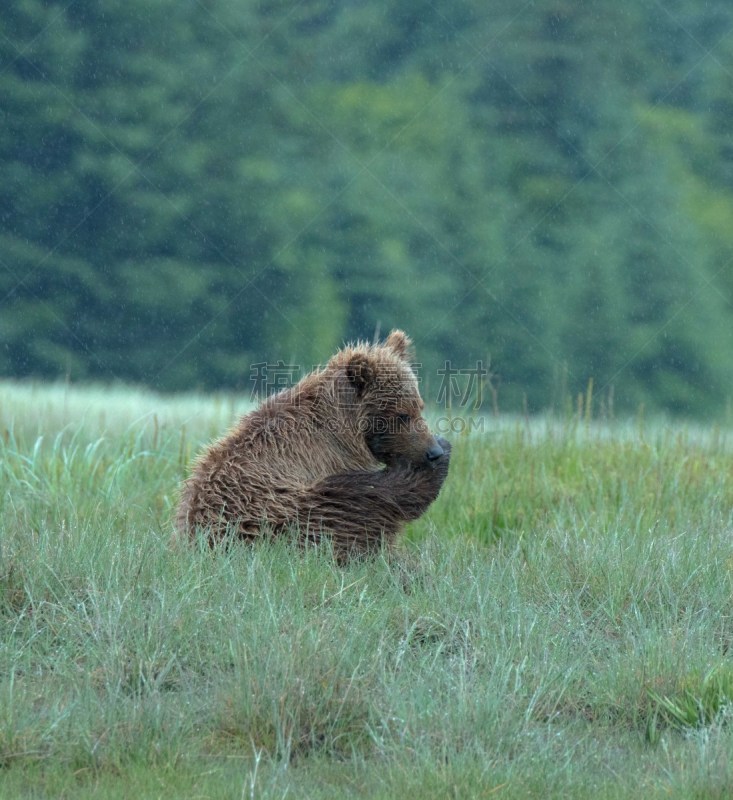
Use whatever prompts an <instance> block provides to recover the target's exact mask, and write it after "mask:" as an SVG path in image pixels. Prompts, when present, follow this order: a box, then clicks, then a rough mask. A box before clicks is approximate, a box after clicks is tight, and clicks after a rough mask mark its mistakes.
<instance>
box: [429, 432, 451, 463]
mask: <svg viewBox="0 0 733 800" xmlns="http://www.w3.org/2000/svg"><path fill="white" fill-rule="evenodd" d="M450 451H451V446H450V442H449V441H448V440H447V439H444V438H443V437H442V436H436V437H435V439H434V440H433V444H432V445H431V447H430V448H429V449H428V451H427V452H426V453H425V458H426V459H427V461H428V463H429V464H431V465H432V466H434V465H436V464H438V463H442V462H441V461H440V459H443V460H444V461H447V460H448V458H449V457H450Z"/></svg>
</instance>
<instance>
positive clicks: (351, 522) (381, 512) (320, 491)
mask: <svg viewBox="0 0 733 800" xmlns="http://www.w3.org/2000/svg"><path fill="white" fill-rule="evenodd" d="M441 446H442V447H443V450H444V453H443V455H442V456H440V457H439V458H437V459H435V460H433V461H427V460H426V461H424V462H421V463H420V464H415V463H411V462H406V461H397V462H395V463H394V464H393V465H392V466H390V467H388V468H387V469H384V470H381V471H378V472H371V471H364V472H346V473H343V474H340V475H331V476H329V477H328V478H324V479H323V480H321V481H319V482H318V483H316V484H315V485H314V486H312V487H311V488H310V489H309V490H308V491H307V492H306V493H305V496H304V497H303V502H302V504H301V506H300V508H301V513H300V515H299V523H300V524H301V525H302V524H306V525H307V526H308V528H309V529H310V530H311V531H314V532H315V531H319V530H324V531H328V533H329V534H330V535H331V537H332V539H333V543H334V548H335V549H336V550H337V551H338V552H339V553H340V554H343V553H344V552H346V553H348V554H351V553H354V552H367V551H369V550H374V549H377V548H378V547H379V545H380V544H381V543H382V542H383V541H385V540H386V541H387V542H391V540H392V539H393V538H394V536H395V535H396V534H397V532H398V531H399V529H400V528H401V527H402V526H403V525H404V524H405V523H406V522H410V521H411V520H414V519H417V518H418V517H419V516H421V515H422V514H423V513H424V512H425V511H426V510H427V508H428V506H429V505H430V504H431V503H432V502H433V500H435V498H436V497H437V496H438V492H439V491H440V487H441V486H442V485H443V482H444V481H445V478H446V476H447V474H448V466H449V463H450V449H451V448H450V445H449V444H448V442H446V441H445V440H441Z"/></svg>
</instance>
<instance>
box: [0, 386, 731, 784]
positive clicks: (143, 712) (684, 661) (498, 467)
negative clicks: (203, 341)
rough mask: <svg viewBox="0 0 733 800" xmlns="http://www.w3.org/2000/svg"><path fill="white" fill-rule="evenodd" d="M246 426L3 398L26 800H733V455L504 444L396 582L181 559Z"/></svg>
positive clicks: (243, 552) (712, 450) (493, 443)
mask: <svg viewBox="0 0 733 800" xmlns="http://www.w3.org/2000/svg"><path fill="white" fill-rule="evenodd" d="M241 408H242V406H241V405H237V404H236V403H234V402H233V401H232V400H230V399H227V398H220V399H215V398H206V397H193V396H192V397H187V398H174V399H171V398H161V397H158V396H155V395H153V394H145V393H143V392H137V391H133V390H122V389H114V390H113V389H101V388H97V389H91V388H90V389H75V388H73V387H72V388H69V387H63V386H56V387H44V386H37V387H33V386H30V385H21V384H12V383H4V384H0V415H1V416H0V503H2V515H1V517H0V519H1V522H0V525H1V526H2V527H1V530H0V797H2V798H11V799H14V798H100V797H104V798H217V799H218V798H282V797H286V796H287V797H291V798H349V797H353V798H385V799H386V798H401V800H407V798H419V800H433V799H434V800H444V798H451V797H452V798H499V799H501V798H593V800H606V799H607V798H639V797H643V798H680V799H682V798H684V800H689V798H699V799H700V800H702V798H721V799H722V798H730V797H731V796H733V726H731V724H730V721H731V718H733V651H731V647H732V646H733V592H732V590H733V435H732V434H731V433H730V432H726V431H725V430H722V431H721V430H714V429H706V428H691V427H682V426H675V425H671V424H662V423H656V424H654V423H651V422H649V423H645V424H644V425H642V424H641V423H640V422H638V421H637V422H634V423H629V424H624V423H620V422H616V423H610V424H600V423H592V422H585V421H581V422H572V421H568V422H567V423H562V424H561V423H557V422H548V421H542V420H536V421H524V420H498V421H497V420H487V421H486V422H485V428H484V430H483V432H475V433H473V434H471V435H466V434H464V435H458V434H455V435H453V436H451V435H450V434H448V436H449V438H451V439H452V441H453V445H454V449H453V460H452V464H451V473H450V475H449V478H448V481H447V483H446V485H445V487H444V490H443V493H442V494H441V496H440V498H439V500H438V501H437V502H436V503H435V505H434V506H433V507H432V508H431V510H430V512H429V513H428V514H427V515H426V516H425V517H423V518H422V519H421V520H419V521H418V522H417V523H414V524H413V525H411V527H410V528H409V529H408V536H407V538H406V540H405V542H404V545H403V547H402V548H401V550H400V553H399V554H398V556H397V557H396V558H393V559H389V560H387V559H384V558H377V559H374V560H372V561H369V562H366V563H357V564H354V565H352V566H350V567H348V568H346V569H339V568H337V567H335V566H334V565H333V563H332V561H331V560H330V559H329V558H328V553H327V552H324V551H317V550H311V551H308V552H306V553H305V554H303V553H301V552H299V551H297V550H295V549H294V548H293V547H292V546H289V545H288V544H287V543H276V544H272V545H267V546H265V545H263V546H261V547H257V548H248V547H244V546H237V547H234V548H231V549H230V550H229V551H224V550H221V551H213V552H212V551H209V550H207V549H206V548H204V547H195V546H192V547H182V548H180V547H179V548H172V547H171V546H170V544H169V536H170V532H171V525H170V516H171V512H172V509H173V506H174V504H175V497H176V490H177V486H178V484H179V481H180V480H181V477H182V476H183V475H184V473H185V469H186V465H187V463H188V462H189V461H190V459H191V457H192V456H193V455H194V453H195V452H196V450H197V449H198V448H199V447H200V446H201V445H202V444H203V443H205V442H206V441H208V440H209V439H210V438H211V437H213V436H214V435H216V434H217V433H219V432H221V431H222V430H223V429H225V428H226V427H227V426H228V425H229V424H230V422H231V421H232V419H233V417H234V415H235V414H236V413H237V411H238V410H241Z"/></svg>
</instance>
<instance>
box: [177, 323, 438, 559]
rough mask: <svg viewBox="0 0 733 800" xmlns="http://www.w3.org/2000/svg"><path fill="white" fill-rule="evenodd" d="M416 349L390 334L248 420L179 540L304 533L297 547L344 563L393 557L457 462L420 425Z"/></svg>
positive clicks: (184, 518)
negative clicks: (401, 536) (318, 549)
mask: <svg viewBox="0 0 733 800" xmlns="http://www.w3.org/2000/svg"><path fill="white" fill-rule="evenodd" d="M411 344H412V342H411V341H410V339H409V338H408V337H407V336H406V335H405V334H404V333H403V332H402V331H399V330H394V331H392V332H391V333H390V335H389V336H388V337H387V340H386V341H385V342H384V343H382V344H366V343H356V344H354V345H352V346H348V347H345V348H344V349H342V350H340V351H339V352H337V353H336V355H334V356H333V358H331V360H330V361H329V362H328V363H327V364H326V366H325V367H323V368H322V369H318V370H316V371H314V372H312V373H311V374H309V375H307V376H306V377H305V378H303V379H302V380H301V381H300V382H299V383H298V384H296V385H295V386H293V387H292V388H290V389H285V390H283V391H281V392H279V393H278V394H275V395H272V396H271V397H269V398H268V399H267V400H265V402H264V403H263V404H262V405H261V406H260V407H259V408H258V409H257V410H255V411H252V412H251V413H249V414H246V415H245V416H244V417H242V418H241V419H240V420H239V422H238V423H237V425H236V426H235V427H234V428H233V430H232V431H231V432H230V433H228V434H227V435H226V436H224V437H223V438H222V439H220V440H219V441H217V442H215V443H214V444H213V445H211V447H210V448H209V449H208V450H207V451H205V452H204V453H203V454H202V455H201V456H200V457H199V459H198V461H197V462H196V464H195V465H194V468H193V473H192V475H191V477H190V478H189V479H188V480H187V481H186V483H185V484H184V487H183V492H182V496H181V501H180V504H179V508H178V513H177V520H176V522H177V528H178V530H179V532H181V533H184V534H186V535H194V534H195V532H196V530H197V529H204V530H205V531H206V533H207V535H208V537H209V541H210V542H211V543H213V542H215V541H217V540H219V539H222V538H224V537H225V535H226V534H227V532H230V533H233V534H234V535H236V536H237V537H239V538H243V539H254V538H259V537H261V536H262V535H263V534H266V533H275V534H277V533H279V532H282V531H284V530H288V529H296V528H297V529H298V531H299V533H298V538H299V540H301V541H318V540H320V538H321V536H322V535H325V536H328V537H329V538H330V539H331V540H332V542H333V549H334V553H335V554H336V556H337V557H338V558H339V559H340V560H343V559H344V558H346V557H348V556H352V555H359V554H364V553H368V552H373V551H375V550H376V549H378V548H379V547H380V546H381V545H382V544H383V543H384V544H385V545H387V546H390V545H391V544H392V543H393V542H394V539H395V537H396V535H397V533H398V532H399V530H400V529H401V528H402V527H403V525H404V524H405V523H406V522H408V521H410V520H414V519H417V518H418V517H419V516H420V515H421V514H422V513H423V512H424V511H425V510H426V509H427V507H428V506H429V505H430V504H431V503H432V502H433V500H435V498H436V497H437V496H438V492H439V491H440V487H441V485H442V484H443V481H444V480H445V478H446V475H447V473H448V464H449V460H450V445H449V443H448V442H447V441H445V440H444V439H436V438H435V437H434V436H433V435H432V434H431V433H430V431H429V429H428V426H427V424H426V422H425V420H424V419H423V417H422V414H421V411H422V409H423V408H424V403H423V401H422V399H421V397H420V393H419V391H418V385H417V379H416V377H415V373H414V372H413V370H412V367H411V366H410V362H409V360H408V359H409V357H410V347H411Z"/></svg>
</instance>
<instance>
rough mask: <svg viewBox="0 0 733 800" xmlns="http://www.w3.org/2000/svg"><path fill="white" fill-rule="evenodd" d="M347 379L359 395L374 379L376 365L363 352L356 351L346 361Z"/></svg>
mask: <svg viewBox="0 0 733 800" xmlns="http://www.w3.org/2000/svg"><path fill="white" fill-rule="evenodd" d="M345 371H346V380H347V381H348V382H349V384H351V386H353V387H354V389H355V390H356V393H357V395H360V394H361V393H362V392H363V391H364V389H366V387H367V386H368V385H369V384H370V383H371V382H372V381H373V380H374V367H373V366H372V364H371V362H370V361H369V359H368V358H367V356H365V355H364V354H363V353H356V354H355V355H353V356H352V357H351V358H350V359H349V360H348V361H347V362H346V368H345Z"/></svg>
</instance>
